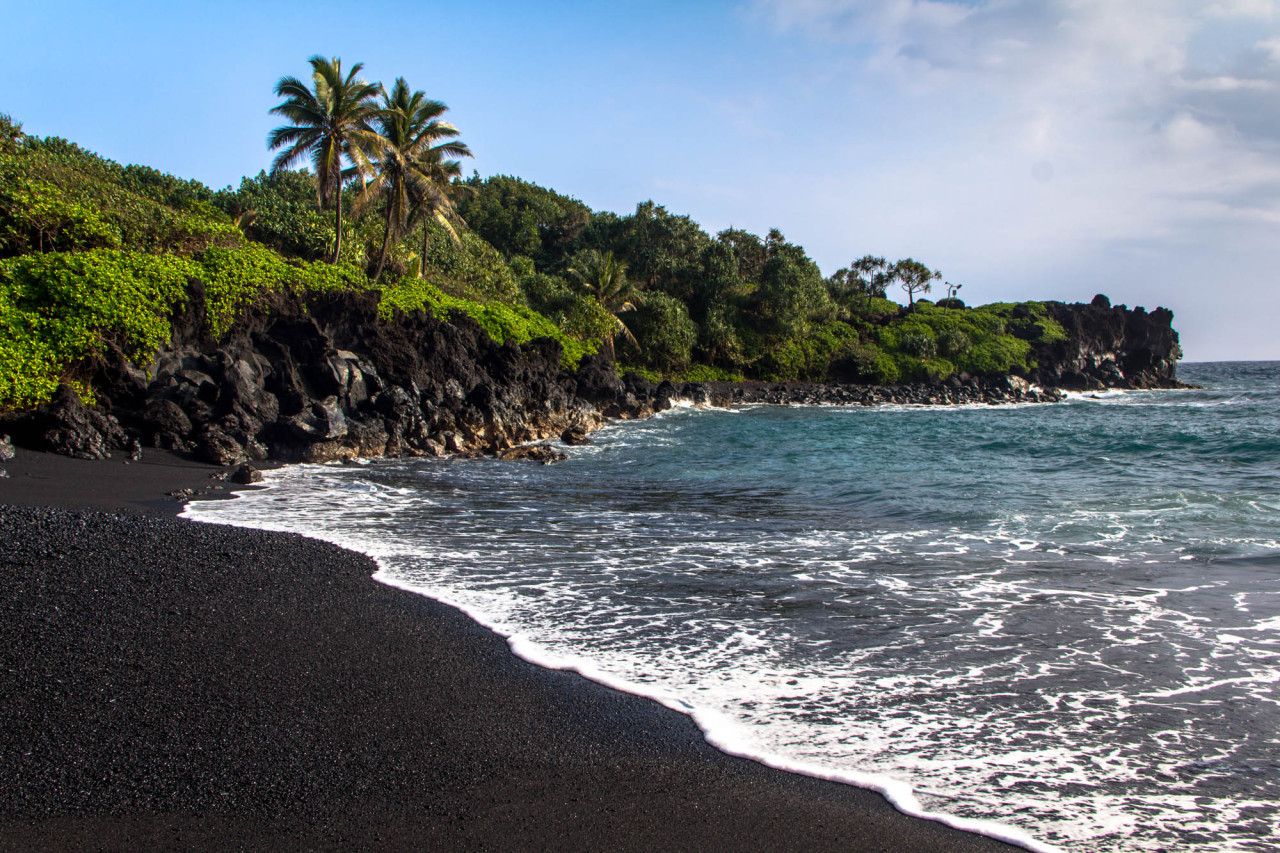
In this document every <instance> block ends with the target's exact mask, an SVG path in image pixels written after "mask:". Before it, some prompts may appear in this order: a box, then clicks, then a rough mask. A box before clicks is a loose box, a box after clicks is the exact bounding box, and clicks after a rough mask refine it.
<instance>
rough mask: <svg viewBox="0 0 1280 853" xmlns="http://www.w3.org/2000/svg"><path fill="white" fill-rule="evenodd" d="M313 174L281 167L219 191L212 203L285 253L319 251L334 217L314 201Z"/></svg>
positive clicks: (328, 241)
mask: <svg viewBox="0 0 1280 853" xmlns="http://www.w3.org/2000/svg"><path fill="white" fill-rule="evenodd" d="M318 192H319V189H318V188H317V186H316V178H315V175H313V174H311V173H310V172H304V171H290V170H287V169H282V170H279V171H275V172H271V173H267V172H259V173H258V176H257V177H256V178H244V179H243V180H241V181H240V188H239V189H238V190H236V191H234V192H233V191H231V190H230V189H227V190H223V191H222V192H220V193H218V195H217V197H216V199H215V204H217V206H218V207H220V208H221V209H222V210H223V211H225V212H226V213H227V214H228V215H229V216H231V217H232V219H237V218H239V219H240V220H241V222H242V223H243V225H242V227H243V230H244V233H245V234H246V235H247V236H248V237H250V238H251V239H253V240H256V241H258V242H260V243H265V244H266V245H268V246H270V247H271V248H273V249H275V250H276V251H277V252H280V253H282V254H285V255H293V256H296V257H300V258H305V259H307V260H316V259H318V258H321V257H323V256H324V255H325V254H326V253H327V252H328V251H329V249H330V247H331V246H332V245H333V222H332V221H331V219H330V218H329V217H328V216H327V215H326V214H325V213H324V212H323V211H321V210H320V208H319V207H318V206H317V205H316V196H317V194H318Z"/></svg>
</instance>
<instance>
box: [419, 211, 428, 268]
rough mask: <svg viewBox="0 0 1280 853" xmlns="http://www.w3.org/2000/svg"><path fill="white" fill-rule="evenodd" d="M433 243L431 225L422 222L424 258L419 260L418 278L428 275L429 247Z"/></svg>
mask: <svg viewBox="0 0 1280 853" xmlns="http://www.w3.org/2000/svg"><path fill="white" fill-rule="evenodd" d="M430 245H431V227H430V225H429V224H428V223H427V222H425V221H424V222H423V223H422V258H421V260H419V261H418V278H426V277H427V247H428V246H430Z"/></svg>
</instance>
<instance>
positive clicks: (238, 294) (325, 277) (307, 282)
mask: <svg viewBox="0 0 1280 853" xmlns="http://www.w3.org/2000/svg"><path fill="white" fill-rule="evenodd" d="M198 260H199V262H200V274H199V278H200V279H201V281H203V282H204V285H205V302H206V304H207V307H208V314H207V317H208V320H207V323H206V326H207V328H206V331H207V332H208V333H209V334H210V335H211V336H213V337H215V338H219V337H221V336H222V335H223V334H225V333H226V332H227V330H228V329H230V328H231V325H232V323H233V322H234V321H235V319H236V317H237V316H239V314H240V313H241V312H242V311H243V310H244V309H245V308H247V307H249V306H250V305H252V304H253V303H254V302H255V301H256V300H257V299H258V298H259V297H260V296H261V295H263V294H264V293H273V292H281V291H286V290H287V291H291V292H294V293H298V294H305V293H327V292H331V291H335V290H345V289H355V290H359V289H362V288H365V287H368V285H369V280H368V277H367V276H365V274H364V272H363V271H362V270H360V269H358V268H356V267H353V266H351V265H349V264H326V263H321V262H316V263H307V262H303V261H294V262H288V261H285V260H284V258H282V257H280V256H279V255H278V254H276V253H275V252H273V251H271V250H270V249H268V248H267V247H266V246H263V245H261V244H258V243H252V242H250V243H246V244H245V245H243V246H239V247H237V248H234V249H225V248H220V247H213V248H209V249H206V250H205V251H203V252H202V253H200V255H199V258H198Z"/></svg>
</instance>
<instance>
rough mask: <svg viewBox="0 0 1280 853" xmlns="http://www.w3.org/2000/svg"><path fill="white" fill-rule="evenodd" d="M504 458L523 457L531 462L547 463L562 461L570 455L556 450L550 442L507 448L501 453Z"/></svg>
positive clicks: (516, 458) (515, 458) (514, 458)
mask: <svg viewBox="0 0 1280 853" xmlns="http://www.w3.org/2000/svg"><path fill="white" fill-rule="evenodd" d="M500 458H502V459H513V460H518V459H523V460H528V461H530V462H541V463H542V464H543V465H546V464H548V463H550V462H560V461H561V460H564V459H568V458H569V457H568V456H567V455H565V454H563V453H561V452H560V451H558V450H556V449H555V448H554V447H552V446H551V445H549V444H522V445H520V446H519V447H513V448H511V449H510V450H505V451H503V452H502V454H501V455H500Z"/></svg>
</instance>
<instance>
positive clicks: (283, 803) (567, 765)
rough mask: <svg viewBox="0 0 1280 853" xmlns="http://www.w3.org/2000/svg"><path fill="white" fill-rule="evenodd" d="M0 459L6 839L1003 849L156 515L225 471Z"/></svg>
mask: <svg viewBox="0 0 1280 853" xmlns="http://www.w3.org/2000/svg"><path fill="white" fill-rule="evenodd" d="M4 467H5V468H7V469H8V473H9V475H10V476H9V477H8V478H6V479H0V672H2V673H3V676H2V678H0V791H3V792H4V796H3V797H0V849H3V850H49V851H54V850H122V851H123V850H353V849H376V850H428V849H498V850H549V849H556V850H586V849H592V850H598V849H628V850H642V849H644V850H647V849H698V850H702V849H705V850H722V849H723V850H846V851H926V850H927V851H933V850H937V851H984V850H990V851H994V850H1010V849H1013V848H1010V847H1008V846H1006V845H1003V844H1000V843H998V842H994V841H991V840H990V839H985V838H982V837H979V836H974V835H968V834H965V833H961V832H956V831H953V830H950V829H948V828H946V827H944V826H941V825H939V824H935V823H930V822H928V821H921V820H917V819H913V818H908V817H906V816H903V815H901V814H899V813H898V812H896V811H895V810H894V809H893V808H892V807H891V806H889V805H888V804H887V803H886V802H885V801H884V800H883V799H881V798H880V797H879V796H877V795H875V794H872V793H870V792H867V791H862V790H859V789H855V788H851V787H848V786H844V785H838V784H834V783H828V782H821V781H817V780H814V779H809V778H805V777H801V776H795V775H791V774H787V773H782V772H778V771H774V770H771V769H768V768H766V767H763V766H761V765H758V764H755V763H753V762H750V761H745V760H741V759H735V758H731V757H728V756H726V755H724V754H722V753H720V752H718V751H716V750H715V749H713V748H711V747H710V746H708V745H707V744H706V743H705V742H704V741H703V739H702V735H701V733H700V732H699V731H698V729H697V728H696V727H695V726H694V725H693V723H692V722H691V721H690V720H688V719H687V718H685V717H684V716H682V715H680V714H677V713H675V712H672V711H668V710H667V709H665V708H662V707H660V706H658V705H657V704H655V703H652V702H649V701H646V700H642V699H638V698H636V697H632V696H628V695H625V694H621V693H617V692H615V691H612V690H609V689H606V688H604V687H601V686H599V685H596V684H593V683H591V682H588V681H586V680H585V679H583V678H580V677H578V676H576V675H571V674H566V673H558V672H551V671H547V670H542V669H539V668H537V667H535V666H533V665H531V664H528V663H525V662H524V661H521V660H519V659H518V658H516V657H514V656H513V655H512V654H510V652H509V651H508V649H507V646H506V644H505V642H504V641H503V640H502V639H500V638H499V637H497V636H496V635H494V634H492V633H490V632H489V631H487V630H485V629H483V628H481V627H480V626H478V625H477V624H476V623H474V622H472V621H471V620H470V619H468V618H467V617H466V616H464V615H462V614H461V613H459V612H458V611H455V610H453V609H451V608H448V607H445V606H443V605H440V604H438V603H435V602H433V601H430V600H428V599H425V598H422V597H419V596H415V595H412V594H409V593H405V592H401V591H397V590H393V589H390V588H388V587H384V586H382V585H380V584H378V583H376V582H374V581H372V580H371V579H370V577H369V576H370V575H371V574H372V573H373V572H374V570H375V566H374V564H373V563H372V561H370V560H369V559H368V558H366V557H364V556H361V555H358V554H353V553H351V552H347V551H343V550H342V549H339V548H336V547H334V546H331V545H328V544H324V543H320V542H315V541H311V540H307V539H304V538H302V537H300V536H294V535H288V534H276V533H265V532H259V531H247V530H238V529H234V528H226V527H219V526H213V525H203V524H197V523H193V522H188V521H184V520H180V519H176V518H174V517H173V515H174V513H176V512H177V511H178V510H179V509H180V507H181V504H180V503H179V502H177V501H176V500H174V499H172V498H166V497H165V495H166V493H168V492H170V491H174V490H177V489H183V488H193V489H210V488H212V489H214V490H215V491H214V492H212V493H211V494H210V496H216V495H217V494H218V493H220V492H221V493H225V490H226V486H225V484H221V483H220V482H219V481H214V480H211V479H210V475H211V474H215V473H218V472H219V469H216V468H212V467H210V466H204V465H196V464H192V463H187V462H184V461H182V460H179V459H177V458H176V457H167V456H164V455H161V454H155V453H153V452H151V451H148V453H147V458H146V460H144V461H143V462H140V463H133V464H130V465H125V464H124V463H123V462H121V461H117V460H112V461H101V462H80V461H77V460H69V459H63V458H60V457H51V456H46V455H42V454H33V453H24V452H21V451H19V456H18V458H17V459H16V460H14V461H12V462H9V463H5V465H4ZM31 507H40V508H31ZM88 510H97V512H93V511H88ZM104 511H105V512H104Z"/></svg>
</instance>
